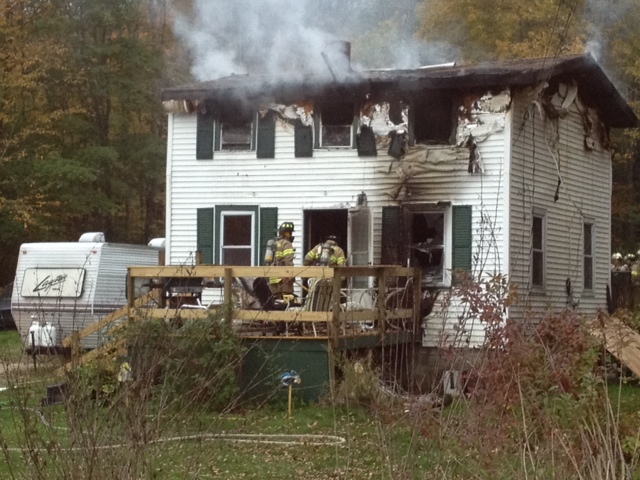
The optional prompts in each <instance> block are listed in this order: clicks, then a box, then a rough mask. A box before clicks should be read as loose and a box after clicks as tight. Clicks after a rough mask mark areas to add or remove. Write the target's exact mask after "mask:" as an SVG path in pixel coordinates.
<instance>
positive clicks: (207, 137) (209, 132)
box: [196, 107, 214, 160]
mask: <svg viewBox="0 0 640 480" xmlns="http://www.w3.org/2000/svg"><path fill="white" fill-rule="evenodd" d="M213 123H214V122H213V115H212V114H211V112H210V111H209V110H208V109H207V108H206V107H202V108H198V113H197V119H196V159H198V160H212V159H213Z"/></svg>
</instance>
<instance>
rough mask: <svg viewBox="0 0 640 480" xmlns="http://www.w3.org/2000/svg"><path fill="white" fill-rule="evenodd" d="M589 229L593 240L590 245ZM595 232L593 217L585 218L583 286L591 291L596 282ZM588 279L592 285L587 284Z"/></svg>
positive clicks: (583, 227) (583, 225)
mask: <svg viewBox="0 0 640 480" xmlns="http://www.w3.org/2000/svg"><path fill="white" fill-rule="evenodd" d="M587 229H589V238H590V240H591V241H590V242H589V245H587V236H586V232H587ZM595 233H596V228H595V222H594V221H593V220H592V219H587V218H585V219H584V222H583V224H582V235H583V239H582V247H583V248H582V288H583V289H584V290H586V291H589V292H592V291H593V290H594V283H595V255H594V252H595V241H596V237H595ZM587 262H590V263H591V278H588V277H587ZM587 280H589V283H590V284H591V285H590V286H587Z"/></svg>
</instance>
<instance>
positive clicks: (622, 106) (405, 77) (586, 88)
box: [162, 54, 638, 128]
mask: <svg viewBox="0 0 640 480" xmlns="http://www.w3.org/2000/svg"><path fill="white" fill-rule="evenodd" d="M553 77H560V78H561V77H572V78H575V79H576V81H577V82H578V84H579V88H580V92H581V95H582V96H583V97H584V99H585V100H586V101H587V102H589V103H591V104H593V105H594V106H596V107H597V108H598V110H599V111H600V112H601V114H602V118H603V120H604V121H605V123H606V124H607V125H609V126H611V127H613V128H628V127H636V126H637V124H638V119H637V117H636V115H635V113H634V112H633V110H632V109H631V107H630V106H629V105H628V103H627V102H626V100H625V99H624V98H623V97H622V96H621V95H620V93H619V92H618V90H617V89H616V88H615V86H614V85H613V84H612V82H611V81H610V80H609V78H608V77H607V76H606V74H605V73H604V72H603V70H602V69H601V68H600V66H599V65H598V64H597V62H596V61H595V60H594V59H593V57H592V56H591V55H589V54H585V55H573V56H566V57H560V58H558V59H556V60H555V61H554V60H552V59H548V58H547V59H526V60H511V61H501V62H492V63H486V64H480V65H460V66H444V67H442V68H429V69H415V70H378V71H375V70H374V71H364V72H351V73H350V74H349V75H348V76H346V77H343V78H342V79H341V80H340V81H339V82H332V81H327V80H326V78H320V77H315V76H311V75H280V76H275V77H274V76H260V75H232V76H229V77H225V78H221V79H218V80H213V81H209V82H201V83H197V84H193V85H185V86H181V87H175V88H168V89H165V90H164V91H163V92H162V99H163V100H197V101H229V100H234V99H235V100H237V101H242V102H243V103H247V102H249V103H259V102H260V101H262V100H264V99H265V98H274V99H277V100H279V101H284V100H286V99H290V100H292V101H295V100H296V99H299V98H302V97H311V96H320V95H328V94H340V95H350V94H353V95H358V94H361V93H362V91H363V90H366V91H367V93H370V92H372V91H389V92H391V91H395V92H401V93H403V94H410V93H412V92H421V91H424V90H430V89H431V90H439V89H451V90H463V89H473V88H485V89H491V88H504V87H506V86H509V87H524V86H529V85H537V84H538V83H540V82H541V81H544V80H549V79H551V78H553Z"/></svg>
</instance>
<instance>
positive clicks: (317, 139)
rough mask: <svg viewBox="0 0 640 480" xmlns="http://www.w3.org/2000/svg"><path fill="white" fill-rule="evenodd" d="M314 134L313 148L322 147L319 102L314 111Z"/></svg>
mask: <svg viewBox="0 0 640 480" xmlns="http://www.w3.org/2000/svg"><path fill="white" fill-rule="evenodd" d="M313 134H314V139H313V148H320V109H319V108H318V105H317V103H316V106H315V110H314V112H313Z"/></svg>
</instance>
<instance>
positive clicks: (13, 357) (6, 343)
mask: <svg viewBox="0 0 640 480" xmlns="http://www.w3.org/2000/svg"><path fill="white" fill-rule="evenodd" d="M22 356H23V347H22V339H21V338H20V333H19V332H18V331H17V330H2V331H0V361H2V362H3V363H14V362H19V361H20V359H21V357H22Z"/></svg>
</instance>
